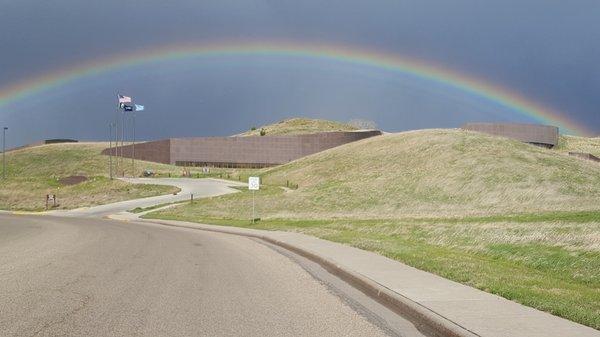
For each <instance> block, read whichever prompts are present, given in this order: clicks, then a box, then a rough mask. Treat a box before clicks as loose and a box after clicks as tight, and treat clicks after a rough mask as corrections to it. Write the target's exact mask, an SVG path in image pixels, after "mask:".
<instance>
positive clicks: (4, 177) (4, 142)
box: [2, 126, 8, 179]
mask: <svg viewBox="0 0 600 337" xmlns="http://www.w3.org/2000/svg"><path fill="white" fill-rule="evenodd" d="M6 130H8V128H7V127H6V126H5V127H4V128H2V179H6Z"/></svg>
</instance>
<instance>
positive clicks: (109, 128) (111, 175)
mask: <svg viewBox="0 0 600 337" xmlns="http://www.w3.org/2000/svg"><path fill="white" fill-rule="evenodd" d="M114 125H115V123H113V122H110V123H108V148H109V151H108V174H109V176H110V179H111V180H112V178H113V164H112V151H113V148H112V128H113V126H114Z"/></svg>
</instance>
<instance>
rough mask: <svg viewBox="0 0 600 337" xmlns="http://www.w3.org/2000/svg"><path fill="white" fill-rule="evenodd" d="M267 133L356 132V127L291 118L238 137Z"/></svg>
mask: <svg viewBox="0 0 600 337" xmlns="http://www.w3.org/2000/svg"><path fill="white" fill-rule="evenodd" d="M261 129H263V130H264V131H265V132H266V134H265V135H266V136H276V135H301V134H310V133H317V132H332V131H354V130H356V128H355V127H353V126H351V125H348V124H344V123H340V122H335V121H328V120H324V119H309V118H290V119H284V120H282V121H280V122H277V123H274V124H269V125H264V126H261V127H257V128H256V130H250V131H247V132H244V133H241V134H239V135H236V136H241V137H246V136H260V130H261Z"/></svg>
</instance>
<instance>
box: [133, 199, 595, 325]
mask: <svg viewBox="0 0 600 337" xmlns="http://www.w3.org/2000/svg"><path fill="white" fill-rule="evenodd" d="M238 194H240V193H238ZM215 199H217V198H215ZM205 202H211V201H209V200H202V201H199V202H198V203H199V204H202V203H205ZM260 207H261V206H259V213H258V216H259V217H262V215H261V213H260ZM262 207H263V208H264V205H262ZM199 208H202V207H197V206H195V205H189V204H186V205H181V206H176V207H174V208H170V209H166V210H162V211H158V212H153V213H150V214H149V215H146V216H144V217H146V218H159V219H173V220H183V221H193V222H200V223H208V224H217V225H228V226H238V227H246V228H255V229H266V230H284V231H293V232H299V233H304V234H308V235H313V236H316V237H319V238H322V239H326V240H330V241H335V242H339V243H344V244H348V245H350V246H354V247H357V248H360V249H365V250H369V251H373V252H376V253H379V254H381V255H384V256H387V257H389V258H392V259H395V260H398V261H402V262H404V263H406V264H408V265H411V266H413V267H416V268H419V269H422V270H425V271H429V272H432V273H435V274H438V275H441V276H443V277H446V278H449V279H452V280H455V281H457V282H461V283H464V284H467V285H470V286H473V287H476V288H478V289H482V290H484V291H487V292H491V293H494V294H497V295H499V296H503V297H505V298H508V299H511V300H514V301H517V302H519V303H522V304H524V305H528V306H531V307H534V308H537V309H540V310H544V311H547V312H549V313H552V314H554V315H558V316H561V317H564V318H567V319H570V320H573V321H575V322H579V323H581V324H585V325H588V326H591V327H593V328H596V329H600V272H599V271H600V241H599V238H600V212H592V213H584V214H581V213H579V212H573V213H572V214H568V213H561V214H560V220H557V221H545V219H546V218H551V217H552V216H553V215H554V214H552V213H547V214H529V215H526V214H521V215H515V216H509V217H507V218H503V217H490V218H481V217H472V218H471V217H465V218H462V219H457V218H450V219H443V218H436V219H429V220H425V219H391V220H355V219H332V220H298V219H296V220H289V219H266V220H260V221H258V222H256V223H255V224H252V223H251V221H250V217H251V216H250V214H251V213H250V212H251V211H250V212H248V216H247V217H245V218H228V217H227V215H224V216H223V217H219V218H214V217H206V215H204V214H203V213H202V212H198V209H199ZM245 208H246V207H245ZM508 219H510V220H508ZM536 219H539V220H536Z"/></svg>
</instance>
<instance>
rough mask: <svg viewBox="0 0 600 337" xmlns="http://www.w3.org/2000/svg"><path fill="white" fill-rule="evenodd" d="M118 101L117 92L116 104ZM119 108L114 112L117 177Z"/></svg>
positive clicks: (116, 172)
mask: <svg viewBox="0 0 600 337" xmlns="http://www.w3.org/2000/svg"><path fill="white" fill-rule="evenodd" d="M118 101H119V92H118V91H117V102H118ZM119 107H120V103H119V104H117V110H115V174H116V175H117V176H118V175H119Z"/></svg>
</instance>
